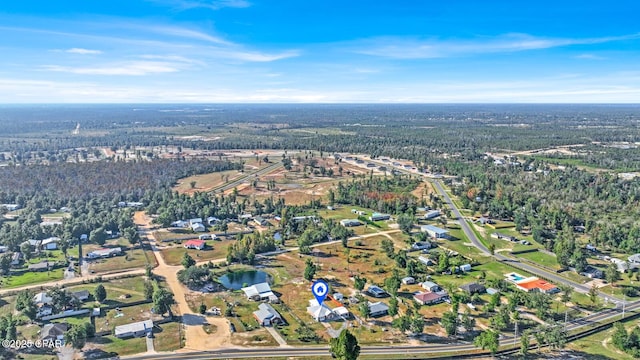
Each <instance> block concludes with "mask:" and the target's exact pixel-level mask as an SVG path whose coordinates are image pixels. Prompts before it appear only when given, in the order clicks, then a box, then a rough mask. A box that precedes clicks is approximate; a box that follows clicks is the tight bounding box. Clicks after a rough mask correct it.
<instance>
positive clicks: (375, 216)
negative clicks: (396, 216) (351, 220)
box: [369, 213, 391, 221]
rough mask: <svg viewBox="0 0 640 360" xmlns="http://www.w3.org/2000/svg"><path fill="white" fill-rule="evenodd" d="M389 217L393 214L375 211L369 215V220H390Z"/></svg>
mask: <svg viewBox="0 0 640 360" xmlns="http://www.w3.org/2000/svg"><path fill="white" fill-rule="evenodd" d="M389 219H391V215H389V214H380V213H373V214H371V216H369V220H371V221H382V220H389Z"/></svg>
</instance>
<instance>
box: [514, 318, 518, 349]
mask: <svg viewBox="0 0 640 360" xmlns="http://www.w3.org/2000/svg"><path fill="white" fill-rule="evenodd" d="M515 325H516V326H515V331H514V333H513V346H516V344H517V343H516V339H517V338H518V320H516V322H515Z"/></svg>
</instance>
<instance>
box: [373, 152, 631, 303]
mask: <svg viewBox="0 0 640 360" xmlns="http://www.w3.org/2000/svg"><path fill="white" fill-rule="evenodd" d="M370 161H371V162H374V163H377V164H379V165H385V166H389V164H384V163H380V162H378V161H377V160H370ZM394 168H395V169H396V170H398V171H400V172H402V173H405V174H410V175H421V176H423V177H425V178H427V179H429V181H431V182H432V183H433V184H434V185H435V187H436V189H437V190H438V192H439V193H440V194H442V196H443V197H444V199H445V201H446V202H447V204H449V207H450V208H451V211H452V212H453V214H454V215H455V217H456V218H458V219H459V223H460V226H461V227H462V231H463V232H464V234H465V235H466V236H467V238H468V239H469V240H470V241H471V243H472V244H473V245H474V246H475V247H477V248H478V249H479V250H480V251H482V252H483V253H485V254H487V255H491V252H490V251H489V249H487V247H486V246H484V244H482V242H481V241H480V239H478V237H477V236H476V234H475V232H474V231H473V230H472V229H471V227H470V226H469V224H468V223H467V221H466V220H465V218H464V217H463V216H462V214H461V213H460V210H459V209H458V208H457V207H456V205H455V204H454V203H453V200H451V197H450V196H449V194H447V192H446V191H445V189H444V187H443V186H442V184H441V182H440V181H439V180H436V179H433V178H432V177H431V176H429V175H428V174H424V173H420V172H417V171H409V170H406V169H404V168H400V167H394ZM493 257H495V258H496V259H498V260H499V261H502V262H505V263H508V264H509V265H511V266H513V267H515V268H518V269H522V270H524V271H527V272H529V273H532V274H536V275H538V276H540V277H542V278H545V279H547V280H549V281H552V282H555V283H558V284H564V285H568V286H570V287H572V288H574V289H575V290H576V291H578V292H580V293H584V294H586V293H588V292H589V290H590V288H589V287H588V286H585V285H583V284H579V283H577V282H574V281H571V280H569V279H567V278H565V277H562V276H560V275H558V274H557V273H552V272H549V271H546V270H544V269H541V268H539V267H536V266H533V265H529V264H527V263H523V262H520V261H519V260H518V259H515V258H511V257H507V256H504V255H501V254H499V253H496V254H494V255H493ZM598 295H599V296H600V297H601V298H603V299H605V300H606V301H609V302H613V303H614V304H617V305H621V304H623V303H627V304H628V303H629V302H628V301H625V300H622V299H619V298H617V297H614V296H611V295H608V294H605V293H603V292H601V291H599V292H598Z"/></svg>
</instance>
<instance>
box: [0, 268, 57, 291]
mask: <svg viewBox="0 0 640 360" xmlns="http://www.w3.org/2000/svg"><path fill="white" fill-rule="evenodd" d="M63 277H64V269H54V270H51V271H42V272H25V273H23V274H21V275H18V276H10V277H4V278H3V282H2V288H5V289H7V288H14V287H20V286H25V285H32V284H40V283H46V282H50V281H58V280H62V278H63Z"/></svg>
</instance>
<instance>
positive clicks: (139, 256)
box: [89, 248, 156, 273]
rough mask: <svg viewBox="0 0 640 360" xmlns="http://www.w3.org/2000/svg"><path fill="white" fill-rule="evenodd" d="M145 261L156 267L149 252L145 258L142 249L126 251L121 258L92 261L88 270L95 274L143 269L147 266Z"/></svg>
mask: <svg viewBox="0 0 640 360" xmlns="http://www.w3.org/2000/svg"><path fill="white" fill-rule="evenodd" d="M147 259H148V261H150V262H151V266H155V265H156V262H155V259H156V258H155V256H153V253H152V252H151V251H147V252H146V256H145V250H143V249H140V248H138V249H130V250H126V251H125V252H124V255H122V256H115V257H112V258H108V259H98V260H93V261H91V265H90V266H89V268H90V269H91V270H92V271H94V272H96V273H101V272H112V271H118V270H125V269H144V267H145V266H146V265H147Z"/></svg>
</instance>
